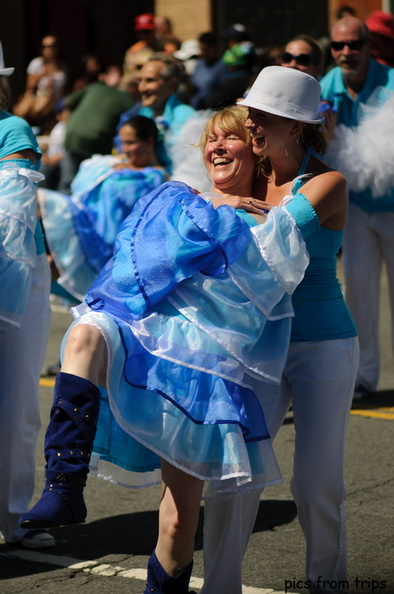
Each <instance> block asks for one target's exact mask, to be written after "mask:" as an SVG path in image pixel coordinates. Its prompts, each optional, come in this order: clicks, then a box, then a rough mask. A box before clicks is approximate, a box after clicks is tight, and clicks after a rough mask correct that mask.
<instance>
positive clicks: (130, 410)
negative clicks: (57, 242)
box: [74, 182, 308, 493]
mask: <svg viewBox="0 0 394 594" xmlns="http://www.w3.org/2000/svg"><path fill="white" fill-rule="evenodd" d="M307 264H308V257H307V254H306V251H305V244H304V242H303V240H302V238H301V235H300V233H299V231H298V228H297V226H296V225H295V222H294V220H293V219H292V217H291V216H290V215H289V214H288V213H287V212H286V211H285V210H284V209H280V208H276V209H272V210H271V212H270V214H269V216H268V218H267V223H266V224H265V225H257V226H256V227H254V228H253V229H250V228H249V226H248V225H247V223H245V221H244V220H242V219H241V218H240V217H238V215H237V213H236V211H235V210H234V209H233V208H231V207H227V206H221V207H219V208H218V209H216V210H215V209H214V208H213V207H212V205H211V204H210V203H208V202H206V201H205V200H204V199H203V198H202V197H201V196H196V195H195V194H194V193H193V192H192V191H191V189H190V188H189V187H188V186H186V185H185V184H182V183H180V182H169V183H166V184H164V185H163V186H161V187H160V188H159V189H158V190H155V191H153V192H151V193H150V194H148V195H147V196H145V197H143V198H142V199H141V200H140V201H139V202H138V204H137V205H136V207H135V208H134V209H133V212H132V213H131V215H130V216H129V217H128V218H127V219H126V220H125V221H124V223H123V224H122V226H121V229H120V232H119V234H118V236H117V241H116V249H115V253H114V256H113V257H112V258H111V260H110V261H109V262H108V263H107V264H106V265H105V267H104V269H103V270H102V271H101V273H100V274H99V276H98V277H97V279H96V281H95V283H94V284H93V286H92V287H91V288H90V289H89V291H88V292H87V295H86V304H87V305H85V306H81V308H82V309H81V308H78V310H79V311H78V313H77V315H78V314H82V315H81V317H79V318H78V319H77V320H76V321H75V322H74V325H75V324H81V323H82V324H91V325H94V326H96V327H97V328H99V329H100V331H101V332H102V334H103V335H104V337H105V340H106V342H107V346H108V358H109V361H108V368H107V388H108V393H107V395H105V393H104V392H103V399H102V408H101V412H100V419H99V426H98V432H97V436H96V441H95V446H94V451H95V454H94V455H93V457H92V466H93V470H94V472H96V473H97V474H98V475H100V476H104V477H105V478H108V479H109V480H113V481H115V482H118V483H120V484H127V485H130V486H146V485H148V484H152V483H154V482H157V481H158V480H159V476H158V474H157V469H158V468H159V457H163V458H165V459H167V460H168V461H169V462H171V463H172V464H173V465H175V466H177V467H178V468H181V469H182V470H184V471H186V472H188V473H190V474H192V475H194V476H197V477H199V478H201V479H202V480H207V481H218V485H217V490H218V491H219V492H222V493H228V492H231V491H233V490H235V489H237V488H238V487H240V486H241V485H243V488H249V487H250V486H251V485H252V484H253V488H261V486H262V485H267V484H270V483H273V482H276V481H278V480H279V479H280V473H279V469H278V466H277V463H276V460H275V456H274V454H273V451H272V446H271V443H270V440H269V439H268V437H269V435H268V431H267V428H266V424H265V420H264V412H263V410H262V408H261V405H260V404H259V401H258V399H257V398H256V396H255V394H254V392H253V391H252V389H251V384H252V379H251V378H254V379H258V380H259V381H261V382H267V381H268V382H276V383H278V382H279V380H280V376H281V373H282V369H283V365H284V361H285V358H286V354H287V348H288V343H289V336H290V326H291V318H292V315H293V310H292V306H291V298H290V294H291V293H292V291H293V290H294V288H295V286H296V285H297V284H298V282H300V280H301V278H302V276H303V273H304V270H305V268H306V266H307ZM127 436H129V440H130V441H128V439H127ZM120 444H122V446H120ZM143 446H144V447H143ZM153 454H154V455H155V456H156V458H152V455H153ZM155 468H156V470H155Z"/></svg>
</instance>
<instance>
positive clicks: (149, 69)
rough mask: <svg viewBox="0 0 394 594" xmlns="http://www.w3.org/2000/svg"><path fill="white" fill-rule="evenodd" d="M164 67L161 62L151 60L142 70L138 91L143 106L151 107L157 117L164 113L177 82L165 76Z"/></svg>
mask: <svg viewBox="0 0 394 594" xmlns="http://www.w3.org/2000/svg"><path fill="white" fill-rule="evenodd" d="M163 70H164V65H163V63H162V62H160V60H151V61H149V62H147V63H146V64H144V65H143V67H142V68H141V70H140V76H139V83H138V91H139V93H140V95H141V101H142V105H143V106H144V107H150V108H151V109H152V110H153V111H154V113H155V114H156V115H160V114H162V113H163V111H164V107H165V105H166V102H167V99H168V97H169V96H170V95H172V93H174V92H175V90H176V87H177V82H176V81H175V80H174V79H172V78H170V79H167V78H165V77H164V76H163V74H162V73H163Z"/></svg>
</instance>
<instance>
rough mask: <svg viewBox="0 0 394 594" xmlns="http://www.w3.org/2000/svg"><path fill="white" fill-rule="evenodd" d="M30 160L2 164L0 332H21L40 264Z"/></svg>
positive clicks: (34, 177)
mask: <svg viewBox="0 0 394 594" xmlns="http://www.w3.org/2000/svg"><path fill="white" fill-rule="evenodd" d="M29 163H30V162H29V161H28V160H27V159H8V160H7V159H6V160H3V161H0V332H7V331H8V330H12V329H18V328H19V327H20V325H21V320H22V316H23V314H24V311H25V309H26V305H27V301H28V299H29V294H30V286H31V280H32V271H33V269H34V266H35V263H36V242H35V237H34V235H35V230H36V226H37V184H36V182H38V181H40V180H42V179H43V176H42V175H41V174H40V173H38V172H37V171H34V170H33V169H30V168H29Z"/></svg>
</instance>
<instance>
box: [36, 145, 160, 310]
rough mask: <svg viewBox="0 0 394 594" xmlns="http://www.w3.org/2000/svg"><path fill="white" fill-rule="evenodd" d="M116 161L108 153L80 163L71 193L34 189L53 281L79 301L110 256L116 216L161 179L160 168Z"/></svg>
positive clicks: (124, 214)
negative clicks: (54, 268)
mask: <svg viewBox="0 0 394 594" xmlns="http://www.w3.org/2000/svg"><path fill="white" fill-rule="evenodd" d="M117 164H119V159H117V158H115V157H113V156H111V155H105V156H96V157H93V158H92V159H88V160H86V161H84V162H83V163H82V165H81V167H80V169H79V171H78V174H77V175H76V177H75V179H74V181H73V184H72V195H71V196H64V195H63V194H60V193H59V192H54V191H51V190H42V191H40V194H39V200H40V205H41V209H42V216H43V224H44V228H45V233H46V237H47V241H48V245H49V248H50V251H51V254H52V256H53V258H54V260H55V263H56V265H57V268H58V270H59V272H60V274H61V276H60V279H59V284H60V285H61V286H63V287H64V288H65V289H66V290H67V291H68V292H69V293H71V295H73V296H74V297H76V298H77V299H79V300H81V301H82V299H83V296H84V294H85V291H86V289H87V288H88V287H89V285H90V284H91V283H92V282H93V281H94V279H95V278H96V275H97V273H98V272H99V271H100V270H101V268H102V267H103V266H104V264H105V263H106V262H107V260H108V259H109V258H110V257H111V256H112V253H113V248H114V242H115V237H116V234H117V232H118V229H119V227H120V225H121V223H122V221H123V220H124V219H125V218H126V217H127V216H128V215H129V213H130V212H131V210H132V209H133V207H134V205H135V204H136V202H137V200H139V199H140V198H141V196H143V195H144V194H146V193H148V192H150V191H151V190H152V189H154V188H157V187H158V186H160V184H162V183H163V182H164V180H165V172H164V170H162V169H157V168H154V167H145V168H144V169H141V170H135V169H130V168H122V169H116V168H115V166H116V165H117Z"/></svg>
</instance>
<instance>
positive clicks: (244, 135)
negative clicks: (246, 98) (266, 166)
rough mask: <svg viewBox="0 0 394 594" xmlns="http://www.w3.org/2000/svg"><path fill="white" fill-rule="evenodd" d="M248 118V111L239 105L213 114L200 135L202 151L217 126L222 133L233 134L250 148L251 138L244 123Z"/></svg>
mask: <svg viewBox="0 0 394 594" xmlns="http://www.w3.org/2000/svg"><path fill="white" fill-rule="evenodd" d="M247 117H248V110H247V108H245V107H242V106H241V105H232V106H230V107H225V108H224V109H221V110H220V111H217V112H216V113H214V114H213V115H212V116H211V117H210V118H209V120H208V122H207V123H206V125H205V128H204V132H203V133H202V135H201V139H200V143H199V146H200V147H201V150H202V151H204V149H205V147H206V145H207V143H208V139H209V137H210V136H212V135H213V130H214V128H215V126H218V127H219V128H220V129H221V130H223V132H233V133H234V134H236V135H237V136H239V138H240V139H241V140H242V141H243V142H244V143H245V144H246V145H248V146H250V147H252V137H251V135H250V132H249V131H248V130H247V129H246V128H245V122H246V120H247Z"/></svg>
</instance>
